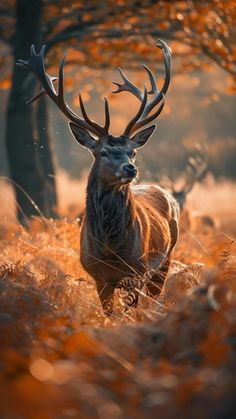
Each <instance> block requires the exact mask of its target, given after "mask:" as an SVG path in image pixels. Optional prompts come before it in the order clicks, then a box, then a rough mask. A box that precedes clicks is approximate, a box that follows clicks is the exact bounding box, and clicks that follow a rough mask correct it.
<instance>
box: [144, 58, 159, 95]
mask: <svg viewBox="0 0 236 419" xmlns="http://www.w3.org/2000/svg"><path fill="white" fill-rule="evenodd" d="M143 68H144V69H145V70H146V72H147V73H148V77H149V80H150V84H151V90H150V91H149V92H148V93H149V94H152V93H159V89H158V87H157V82H156V80H155V77H154V76H153V73H152V71H151V70H150V68H148V67H147V66H146V65H145V64H143Z"/></svg>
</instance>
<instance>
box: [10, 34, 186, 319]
mask: <svg viewBox="0 0 236 419" xmlns="http://www.w3.org/2000/svg"><path fill="white" fill-rule="evenodd" d="M157 46H158V47H159V48H160V49H161V50H162V52H163V55H164V64H165V73H166V74H165V80H164V83H163V86H162V88H161V90H159V89H158V87H157V82H156V80H155V78H154V76H153V73H152V72H151V70H150V69H149V68H148V67H146V66H144V68H145V70H146V72H147V74H148V76H149V80H150V84H151V90H150V91H149V92H147V89H146V87H144V90H143V92H142V91H141V90H139V89H138V88H137V87H136V86H135V85H134V84H133V83H131V82H130V81H129V80H128V78H127V77H126V76H125V74H124V73H123V72H122V70H119V71H120V74H121V77H122V79H123V81H124V83H123V84H120V83H115V84H116V85H117V86H118V89H117V90H116V91H115V92H114V93H118V92H122V91H128V92H130V93H132V94H133V95H134V96H136V98H137V99H138V100H139V101H140V102H141V104H140V107H139V109H138V111H137V113H136V115H135V116H134V117H133V118H132V119H131V120H130V122H129V123H128V125H127V126H126V128H125V130H124V132H123V134H121V135H120V136H119V137H114V136H112V135H111V134H110V133H109V126H110V115H109V107H108V102H107V100H106V99H105V124H104V126H101V125H99V124H98V123H96V122H94V121H93V120H91V119H90V118H89V117H88V115H87V113H86V110H85V107H84V104H83V100H82V97H81V95H79V100H80V108H81V113H82V117H81V116H78V115H76V114H75V113H74V111H72V110H71V108H70V107H69V106H68V105H67V103H66V102H65V100H64V91H63V90H64V89H63V65H64V61H65V57H64V58H63V60H62V61H61V64H60V67H59V75H58V93H57V92H56V91H55V89H54V86H53V82H54V81H55V80H56V78H55V77H51V76H49V75H48V74H47V73H46V71H45V67H44V48H45V47H43V48H42V49H41V51H40V53H39V54H36V53H35V49H34V46H32V47H31V55H30V59H29V60H28V61H24V60H19V63H18V64H19V65H20V66H22V67H25V68H27V69H30V70H31V71H32V72H33V73H35V75H36V76H37V77H38V79H39V80H40V81H41V82H42V89H41V91H40V92H39V93H38V94H37V95H36V96H34V97H33V98H32V99H31V100H30V101H28V102H27V103H31V102H33V101H34V100H35V99H37V98H39V97H40V96H41V95H43V94H45V93H46V94H48V96H49V97H50V98H51V99H52V100H53V102H54V103H55V104H56V105H57V106H58V108H59V109H60V110H61V111H62V112H63V113H64V114H65V115H66V116H67V117H68V119H69V120H70V121H71V122H69V127H70V129H71V131H72V133H73V135H74V137H75V139H76V140H77V141H78V143H79V144H81V145H82V146H83V147H86V148H87V149H89V150H90V151H91V153H92V155H93V157H94V162H93V165H92V168H91V170H90V173H89V177H88V185H87V197H86V211H85V217H84V220H83V223H82V227H81V250H80V252H81V253H80V259H81V263H82V266H83V267H84V269H85V270H86V271H87V272H88V273H89V274H90V275H91V276H92V277H93V278H94V280H95V281H96V285H97V291H98V295H99V297H100V300H101V304H102V307H103V310H104V312H105V313H106V314H107V315H111V314H112V311H113V294H114V290H115V288H116V287H120V285H121V284H122V281H123V280H124V278H126V279H127V278H128V279H134V282H135V278H138V277H140V276H142V275H144V274H149V277H150V281H149V282H148V283H147V288H148V292H149V294H150V295H151V296H157V295H158V294H159V293H160V289H161V287H162V285H163V283H164V280H165V276H166V274H167V271H168V268H169V264H170V257H171V252H172V250H173V248H174V246H175V244H176V241H177V238H178V213H179V207H178V204H177V202H176V200H175V199H174V198H173V196H172V195H171V194H170V193H168V192H167V191H165V190H164V189H162V188H161V187H159V186H157V185H148V186H147V185H139V186H132V187H131V186H130V184H131V182H132V181H133V180H134V179H135V178H136V176H137V168H136V166H135V164H134V162H135V155H136V150H137V149H139V148H141V147H143V146H144V145H145V144H146V143H147V141H148V140H149V138H150V137H151V135H152V134H153V132H154V130H155V127H156V125H151V126H148V127H146V128H144V129H142V130H141V128H143V127H144V126H145V125H148V124H150V122H151V121H153V120H154V119H155V118H157V117H158V116H159V115H160V113H161V111H162V109H163V107H164V95H165V93H166V92H167V90H168V87H169V83H170V76H171V52H170V49H169V47H168V46H167V44H166V43H165V42H163V41H161V40H159V43H158V44H157ZM149 96H150V98H149ZM151 111H154V112H153V113H151ZM92 134H93V135H92ZM128 282H129V281H128ZM123 284H124V287H125V281H124V282H123Z"/></svg>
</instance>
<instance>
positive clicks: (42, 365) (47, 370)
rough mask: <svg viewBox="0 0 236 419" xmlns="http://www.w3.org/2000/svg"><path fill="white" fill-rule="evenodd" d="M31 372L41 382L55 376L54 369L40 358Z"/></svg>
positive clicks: (33, 363) (34, 362)
mask: <svg viewBox="0 0 236 419" xmlns="http://www.w3.org/2000/svg"><path fill="white" fill-rule="evenodd" d="M30 372H31V374H32V375H33V377H34V378H36V379H37V380H39V381H48V380H50V379H51V378H52V376H53V367H52V365H51V364H50V363H49V362H48V361H46V360H45V359H42V358H39V359H36V360H35V361H33V362H32V364H31V365H30Z"/></svg>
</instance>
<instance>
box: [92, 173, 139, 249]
mask: <svg viewBox="0 0 236 419" xmlns="http://www.w3.org/2000/svg"><path fill="white" fill-rule="evenodd" d="M86 221H87V226H88V231H89V232H90V233H91V235H92V236H93V237H95V238H97V239H98V240H99V241H101V242H103V243H106V245H109V246H112V248H113V249H115V248H116V249H117V248H118V247H121V246H122V245H123V244H124V243H125V242H126V240H127V238H128V236H129V232H130V229H131V228H132V226H133V225H134V221H135V206H134V202H133V197H132V192H131V189H130V187H129V185H125V186H122V187H121V188H118V187H117V186H114V187H113V186H110V185H107V184H105V183H104V182H101V181H100V180H99V175H98V173H97V170H96V167H93V168H92V170H91V172H90V175H89V179H88V186H87V197H86Z"/></svg>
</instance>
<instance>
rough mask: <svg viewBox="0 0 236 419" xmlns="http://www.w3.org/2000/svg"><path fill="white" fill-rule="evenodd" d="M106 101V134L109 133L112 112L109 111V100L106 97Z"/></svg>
mask: <svg viewBox="0 0 236 419" xmlns="http://www.w3.org/2000/svg"><path fill="white" fill-rule="evenodd" d="M104 101H105V124H104V130H105V132H108V130H109V127H110V111H109V105H108V100H107V98H106V97H105V98H104Z"/></svg>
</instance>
